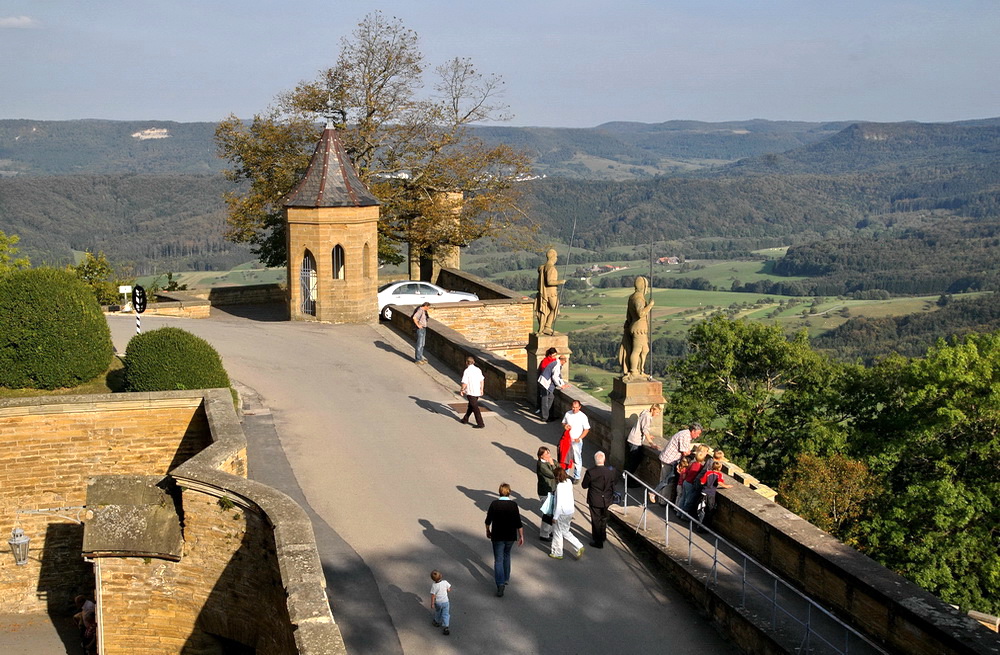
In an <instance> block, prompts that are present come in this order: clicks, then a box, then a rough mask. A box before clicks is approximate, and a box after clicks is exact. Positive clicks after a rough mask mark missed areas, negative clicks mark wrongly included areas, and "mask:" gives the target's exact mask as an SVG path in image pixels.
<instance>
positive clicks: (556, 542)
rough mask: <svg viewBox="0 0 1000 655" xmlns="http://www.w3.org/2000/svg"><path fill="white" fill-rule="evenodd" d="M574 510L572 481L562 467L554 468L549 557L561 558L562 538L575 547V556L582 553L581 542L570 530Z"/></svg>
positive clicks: (578, 556)
mask: <svg viewBox="0 0 1000 655" xmlns="http://www.w3.org/2000/svg"><path fill="white" fill-rule="evenodd" d="M575 511H576V499H575V498H573V482H572V481H571V480H570V479H569V476H568V475H566V471H565V470H563V469H562V468H556V502H555V509H554V510H553V514H554V516H553V519H554V521H555V524H554V525H553V526H552V527H553V531H552V550H551V551H550V552H549V557H551V558H552V559H562V558H563V539H565V540H566V541H568V542H569V543H570V545H571V546H573V547H574V548H575V549H576V553H575V557H576V558H577V559H580V557H581V556H582V555H583V544H582V543H580V540H579V539H577V538H576V537H575V536H573V533H572V532H571V531H570V528H571V524H572V522H573V513H574V512H575Z"/></svg>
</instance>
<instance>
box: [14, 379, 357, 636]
mask: <svg viewBox="0 0 1000 655" xmlns="http://www.w3.org/2000/svg"><path fill="white" fill-rule="evenodd" d="M168 471H169V474H168V477H169V478H170V479H171V480H172V484H171V485H170V487H171V488H173V489H174V490H175V492H174V493H175V494H176V496H177V497H176V498H175V502H176V504H177V509H178V518H179V519H180V521H181V526H182V530H183V550H182V554H181V559H180V561H176V562H174V561H169V560H166V559H158V558H149V557H142V556H128V553H127V552H126V551H124V550H123V549H120V548H117V547H114V548H112V549H111V550H112V551H114V552H113V553H111V554H102V553H93V556H94V564H93V566H91V565H90V564H88V563H85V562H84V561H83V559H82V553H81V549H82V544H83V532H84V530H85V526H79V525H76V524H74V523H72V522H67V521H65V520H63V519H59V518H54V517H48V516H45V517H23V518H22V520H21V525H22V526H23V527H24V529H25V531H26V533H27V534H28V535H29V536H30V537H31V539H32V541H31V553H32V559H31V561H30V562H29V564H28V565H26V566H16V565H15V564H14V562H13V558H12V557H10V556H9V555H8V556H7V557H0V594H2V595H3V598H4V608H5V610H6V611H13V612H23V613H38V612H48V613H50V614H58V613H64V612H69V611H70V609H71V607H72V604H71V603H72V597H73V595H75V594H76V593H81V592H83V591H86V590H87V585H88V583H89V582H90V581H91V580H92V579H94V580H95V581H96V589H97V605H98V611H97V613H98V624H99V640H100V646H101V648H100V650H101V652H102V653H105V654H107V655H115V654H116V653H129V654H134V653H138V654H144V653H149V654H153V653H156V654H158V655H159V654H162V653H180V652H183V653H191V654H197V653H205V654H208V653H213V654H214V653H220V652H232V649H233V647H234V646H236V647H237V648H242V647H250V648H253V649H255V651H256V652H258V653H276V654H286V653H287V654H292V653H302V654H307V655H312V654H315V655H320V654H322V655H327V654H332V655H337V654H341V653H344V652H345V650H344V645H343V640H342V638H341V636H340V631H339V629H338V628H337V626H336V624H335V622H334V620H333V616H332V614H331V612H330V606H329V602H328V600H327V598H326V592H325V587H326V580H325V577H324V575H323V570H322V566H321V563H320V560H319V554H318V553H317V551H316V543H315V538H314V536H313V532H312V524H311V522H310V520H309V518H308V516H307V515H306V514H305V512H304V511H303V510H302V508H301V507H299V506H298V505H297V504H296V503H295V502H294V501H292V500H291V499H290V498H288V497H287V496H285V495H284V494H282V493H280V492H278V491H276V490H274V489H271V488H270V487H267V486H265V485H261V484H259V483H256V482H253V481H251V480H247V479H246V440H245V437H244V435H243V432H242V429H241V427H240V424H239V421H238V419H237V417H236V414H235V411H234V409H233V403H232V397H231V395H230V393H229V390H224V389H217V390H207V391H176V392H159V393H149V394H114V395H105V396H76V397H51V398H26V399H17V400H7V401H0V512H2V513H0V530H4V531H6V533H7V534H9V532H10V529H11V527H12V521H13V508H14V506H16V507H19V508H22V509H23V508H26V507H30V508H35V507H39V506H45V507H52V506H57V505H58V506H67V505H83V504H85V502H86V497H85V493H86V489H87V479H88V478H89V477H91V476H94V475H103V474H137V475H160V474H167V472H168ZM176 490H179V492H177V491H176ZM89 509H90V511H92V512H100V511H104V510H103V508H100V507H91V508H89ZM8 510H9V511H8ZM82 518H83V519H84V520H85V521H86V520H87V514H86V513H84V514H83V516H82ZM123 543H125V542H124V541H123ZM237 645H238V646H237Z"/></svg>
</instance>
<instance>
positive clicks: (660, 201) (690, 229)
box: [531, 119, 1000, 295]
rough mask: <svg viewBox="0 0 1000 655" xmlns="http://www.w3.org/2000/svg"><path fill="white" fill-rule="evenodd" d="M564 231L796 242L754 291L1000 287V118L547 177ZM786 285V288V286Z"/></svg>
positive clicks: (556, 233) (688, 242)
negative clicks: (667, 168) (614, 177)
mask: <svg viewBox="0 0 1000 655" xmlns="http://www.w3.org/2000/svg"><path fill="white" fill-rule="evenodd" d="M531 197H532V199H533V201H534V203H535V204H534V206H533V212H534V213H535V215H537V216H538V217H539V218H540V223H541V224H542V225H543V226H545V229H546V231H548V232H549V234H551V235H552V236H553V237H557V238H560V239H568V238H569V236H570V235H571V234H573V232H574V225H575V226H576V227H575V235H576V239H577V243H579V244H581V245H583V246H584V247H587V248H593V249H602V248H606V247H609V246H615V245H634V244H637V243H648V242H650V241H661V242H662V241H670V242H673V243H674V244H675V245H674V246H673V247H674V248H675V249H676V252H677V254H684V255H686V256H688V257H700V256H712V255H713V253H714V252H716V251H718V252H728V253H730V254H731V253H733V252H739V251H748V250H752V249H756V248H764V247H771V246H777V245H783V244H784V245H792V246H793V247H792V248H791V249H789V251H788V253H787V255H786V256H785V258H784V259H783V260H781V261H780V262H779V263H778V265H777V266H776V267H775V273H777V274H780V275H789V276H808V277H810V278H812V279H811V280H809V281H806V282H799V283H792V284H788V285H780V284H779V285H777V286H775V287H774V288H769V289H764V288H756V287H754V288H753V289H749V288H747V289H740V290H743V291H753V292H755V293H792V294H807V295H839V294H846V293H853V292H857V291H868V290H872V289H882V290H886V291H889V292H890V293H896V294H929V293H957V292H959V291H967V290H995V289H1000V273H997V266H996V262H997V261H1000V120H997V119H990V120H984V121H976V122H970V123H958V124H951V125H921V124H915V123H904V124H893V125H874V124H857V125H851V126H849V127H847V128H845V129H843V130H841V131H840V132H838V133H837V134H835V135H834V136H832V137H830V138H828V139H825V140H823V141H821V142H818V143H816V144H812V145H807V146H803V147H801V148H796V149H793V150H790V151H788V152H786V153H782V154H773V155H764V156H762V157H757V158H753V159H748V160H743V161H740V162H738V163H735V164H732V165H729V166H725V167H722V168H719V169H716V170H713V171H711V172H703V173H695V174H691V175H685V176H673V177H660V178H657V179H655V180H633V181H631V182H619V183H603V182H602V183H593V182H591V183H584V182H582V181H579V180H566V179H562V180H541V181H538V182H536V183H534V184H533V189H532V194H531ZM779 287H780V288H779Z"/></svg>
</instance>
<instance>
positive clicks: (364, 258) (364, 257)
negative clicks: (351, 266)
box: [361, 243, 372, 278]
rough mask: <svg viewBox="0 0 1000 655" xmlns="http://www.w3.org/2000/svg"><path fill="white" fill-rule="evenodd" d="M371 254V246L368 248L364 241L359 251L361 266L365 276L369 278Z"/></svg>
mask: <svg viewBox="0 0 1000 655" xmlns="http://www.w3.org/2000/svg"><path fill="white" fill-rule="evenodd" d="M371 254H372V252H371V248H369V247H368V244H367V243H366V244H365V247H364V249H362V251H361V266H362V270H363V271H364V275H365V277H366V278H370V277H371V276H372V260H371Z"/></svg>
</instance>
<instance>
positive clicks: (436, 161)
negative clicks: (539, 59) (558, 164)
mask: <svg viewBox="0 0 1000 655" xmlns="http://www.w3.org/2000/svg"><path fill="white" fill-rule="evenodd" d="M424 67H425V62H424V58H423V55H422V54H421V53H420V50H419V43H418V37H417V34H416V33H415V32H414V31H413V30H410V29H408V28H406V27H405V26H404V25H403V24H402V22H401V21H400V20H399V19H395V18H393V19H388V18H386V17H385V16H384V15H383V14H382V13H381V12H378V11H376V12H373V13H370V14H368V15H367V16H365V18H364V19H363V20H362V21H361V23H359V24H358V27H357V29H356V30H355V31H354V33H353V34H352V36H351V38H344V39H343V40H342V41H341V51H340V56H339V58H338V60H337V63H336V65H335V66H334V67H332V68H330V69H327V70H325V71H321V72H320V74H319V76H318V78H317V79H315V80H313V81H309V82H302V83H300V84H299V85H298V86H297V87H296V88H295V89H294V90H292V91H290V92H286V93H283V94H280V95H279V96H278V98H277V99H276V102H275V104H274V105H273V106H272V107H271V108H269V109H268V110H267V111H265V112H264V113H262V114H258V115H256V116H254V118H253V120H252V121H251V122H250V123H249V125H247V124H245V123H244V122H243V121H241V120H240V119H238V118H236V117H235V116H230V117H228V118H227V119H226V120H225V121H223V122H222V123H221V124H220V125H219V127H218V129H217V131H216V143H217V146H218V149H219V152H220V154H221V155H222V156H223V157H224V158H226V159H228V160H229V161H230V163H231V164H232V165H233V168H232V169H231V170H229V171H228V172H227V176H228V177H229V179H230V180H232V181H234V182H247V183H248V185H247V188H246V190H245V191H242V192H234V193H230V194H227V195H226V202H227V204H228V205H229V213H228V216H227V222H228V226H229V230H228V234H227V238H229V239H231V240H233V241H236V242H246V243H250V244H251V246H252V248H253V251H254V253H255V254H257V255H258V256H259V257H260V258H261V261H263V262H264V263H266V264H268V265H272V266H274V265H281V264H284V263H285V261H286V258H287V257H286V253H285V252H284V250H285V241H284V234H283V229H284V228H283V215H282V206H281V201H282V197H283V196H284V195H285V194H287V193H288V192H289V191H291V190H292V188H294V185H295V184H296V183H297V182H298V180H299V179H300V178H301V177H302V175H303V174H304V172H305V170H306V167H307V166H308V163H309V157H310V154H311V151H312V147H313V145H314V144H315V143H316V141H317V139H318V138H319V129H318V128H317V126H316V124H315V119H316V115H317V114H320V113H325V114H327V115H328V116H330V117H332V119H333V120H334V122H335V125H336V127H337V129H338V130H339V131H340V135H341V139H342V140H343V143H344V146H345V148H346V150H347V152H348V155H349V156H350V157H351V159H352V160H353V162H354V164H355V166H356V167H357V169H358V173H359V175H360V177H361V179H362V181H363V182H364V183H365V184H366V185H368V187H369V189H370V190H371V191H372V193H373V194H374V195H375V196H376V197H377V198H379V200H380V202H381V203H382V209H381V218H380V221H379V257H380V258H381V259H382V260H383V261H387V262H394V263H398V262H400V261H402V260H403V256H402V254H401V253H400V252H399V246H400V244H401V243H403V242H405V243H408V244H409V246H410V248H411V254H412V253H417V254H419V255H421V256H424V257H433V256H436V255H437V252H438V250H439V249H440V248H441V247H442V246H453V247H457V246H465V245H468V244H469V243H470V242H471V241H473V240H475V239H478V238H480V237H483V236H488V235H493V236H498V237H500V238H503V239H506V240H508V241H511V242H517V241H519V240H521V237H523V235H524V232H523V230H524V229H530V228H531V226H530V225H529V224H528V222H527V221H526V220H525V215H524V213H523V212H522V211H521V209H520V207H519V204H518V202H519V199H518V194H517V193H516V192H517V188H516V184H517V181H518V180H519V179H520V178H521V177H522V176H524V175H525V174H526V173H527V172H528V171H529V162H528V157H527V155H526V154H525V153H524V152H521V151H518V150H515V149H513V148H511V147H509V146H506V145H498V146H487V145H486V144H485V143H484V142H483V141H481V140H480V139H478V138H476V137H475V136H473V135H472V134H471V133H470V131H469V126H470V125H471V124H473V123H476V122H481V121H486V120H505V119H506V118H507V116H506V115H505V113H504V112H505V109H506V108H505V106H503V105H502V104H499V103H498V97H499V96H500V94H501V91H502V85H503V82H502V80H501V79H500V78H499V77H497V76H495V75H483V74H481V73H479V72H478V71H477V70H476V69H475V67H474V66H473V65H472V62H471V61H470V60H468V59H461V58H456V59H452V60H451V61H449V62H447V63H446V64H444V65H442V66H439V67H437V68H436V69H435V73H436V82H435V83H433V84H432V86H431V88H432V90H433V93H431V94H430V95H429V96H428V97H420V96H419V95H418V92H419V91H420V90H421V88H422V86H423V82H424ZM455 193H461V194H463V201H462V202H461V203H460V204H458V205H457V206H456V205H455V204H454V203H452V202H448V201H447V199H449V198H450V197H451V196H450V195H449V194H455Z"/></svg>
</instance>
